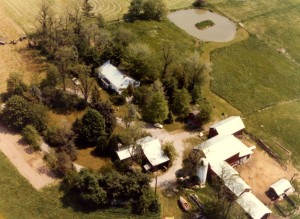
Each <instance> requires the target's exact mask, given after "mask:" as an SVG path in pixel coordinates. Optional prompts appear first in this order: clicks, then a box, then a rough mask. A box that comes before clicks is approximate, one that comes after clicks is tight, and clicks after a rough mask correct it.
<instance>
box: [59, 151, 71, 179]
mask: <svg viewBox="0 0 300 219" xmlns="http://www.w3.org/2000/svg"><path fill="white" fill-rule="evenodd" d="M56 159H57V170H58V171H59V172H60V173H62V174H63V175H67V174H68V173H69V172H70V171H71V170H72V169H73V164H72V160H71V158H70V155H68V154H67V153H66V152H64V151H62V152H59V153H56Z"/></svg>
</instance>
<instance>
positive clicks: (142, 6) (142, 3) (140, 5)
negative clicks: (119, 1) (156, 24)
mask: <svg viewBox="0 0 300 219" xmlns="http://www.w3.org/2000/svg"><path fill="white" fill-rule="evenodd" d="M166 13H167V7H166V5H165V3H164V2H163V0H132V1H131V4H130V6H129V10H128V13H127V14H126V15H125V16H124V17H125V19H128V20H130V21H131V20H137V19H144V20H162V19H163V18H164V17H165V16H166Z"/></svg>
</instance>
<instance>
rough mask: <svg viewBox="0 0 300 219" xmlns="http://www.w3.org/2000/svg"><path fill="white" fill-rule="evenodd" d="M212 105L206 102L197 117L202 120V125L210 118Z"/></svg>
mask: <svg viewBox="0 0 300 219" xmlns="http://www.w3.org/2000/svg"><path fill="white" fill-rule="evenodd" d="M210 114H211V107H210V106H209V105H208V104H207V103H206V104H203V105H202V107H201V110H200V112H199V114H198V115H197V118H198V119H199V121H200V124H201V125H204V124H205V123H207V122H208V121H209V120H210Z"/></svg>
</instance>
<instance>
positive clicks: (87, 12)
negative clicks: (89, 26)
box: [82, 0, 93, 17]
mask: <svg viewBox="0 0 300 219" xmlns="http://www.w3.org/2000/svg"><path fill="white" fill-rule="evenodd" d="M92 10H93V6H92V5H91V3H90V1H89V0H83V3H82V12H83V15H84V16H86V17H90V16H91V15H92V14H91V11H92Z"/></svg>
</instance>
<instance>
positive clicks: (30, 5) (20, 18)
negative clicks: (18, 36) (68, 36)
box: [0, 0, 194, 32]
mask: <svg viewBox="0 0 300 219" xmlns="http://www.w3.org/2000/svg"><path fill="white" fill-rule="evenodd" d="M41 2H42V1H41V0H27V1H21V0H0V3H1V7H2V8H3V11H4V12H5V13H6V14H7V15H8V16H9V17H11V18H13V19H14V20H15V21H16V22H17V23H18V24H19V25H21V26H22V27H23V28H24V29H25V30H27V31H29V32H30V31H33V30H34V29H35V26H36V24H37V22H38V12H39V9H40V7H41ZM193 2H194V1H193V0H187V1H182V0H167V1H166V3H167V6H168V8H169V9H178V8H183V7H189V6H191V4H192V3H193ZM81 4H82V1H81V0H64V1H59V0H53V1H51V7H52V10H53V11H55V13H56V14H64V15H67V14H68V13H67V12H71V11H72V10H75V9H76V8H77V7H81ZM129 4H130V0H91V5H92V6H93V10H92V13H94V14H95V15H97V14H99V13H101V14H102V15H103V16H104V18H105V19H106V20H107V21H110V20H117V19H122V18H123V15H124V14H125V13H126V12H127V10H128V6H129Z"/></svg>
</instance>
